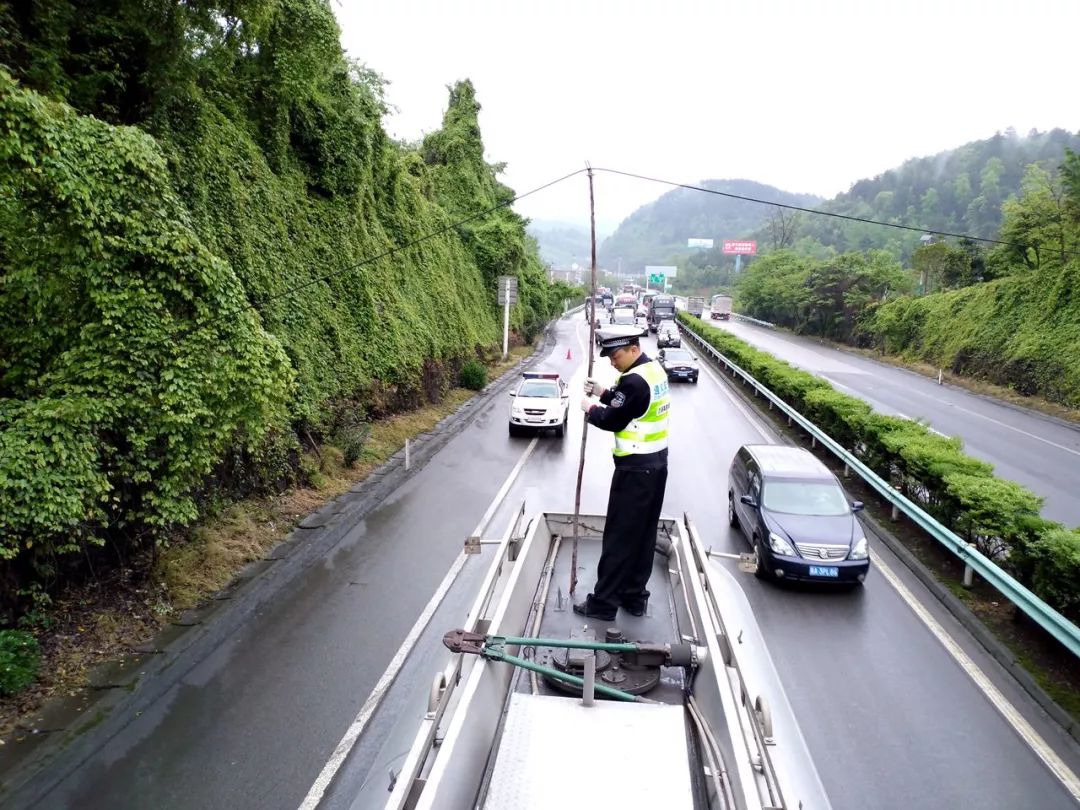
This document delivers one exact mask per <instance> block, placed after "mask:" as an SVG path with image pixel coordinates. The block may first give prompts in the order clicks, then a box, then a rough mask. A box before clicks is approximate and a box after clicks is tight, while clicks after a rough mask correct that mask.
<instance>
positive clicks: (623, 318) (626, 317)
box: [611, 312, 634, 325]
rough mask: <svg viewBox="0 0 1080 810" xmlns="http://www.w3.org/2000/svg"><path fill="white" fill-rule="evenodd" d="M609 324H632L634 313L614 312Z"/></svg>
mask: <svg viewBox="0 0 1080 810" xmlns="http://www.w3.org/2000/svg"><path fill="white" fill-rule="evenodd" d="M611 322H612V323H617V324H620V325H623V324H632V323H633V322H634V313H633V312H616V313H615V314H614V315H613V316H612V318H611Z"/></svg>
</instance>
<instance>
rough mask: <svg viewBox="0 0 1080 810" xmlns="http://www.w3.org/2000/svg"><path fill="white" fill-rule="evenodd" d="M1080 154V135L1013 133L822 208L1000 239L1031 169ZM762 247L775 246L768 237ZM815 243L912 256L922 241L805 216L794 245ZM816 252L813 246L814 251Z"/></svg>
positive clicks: (917, 162)
mask: <svg viewBox="0 0 1080 810" xmlns="http://www.w3.org/2000/svg"><path fill="white" fill-rule="evenodd" d="M1066 147H1068V148H1070V149H1072V150H1073V151H1080V134H1074V133H1070V132H1068V131H1066V130H1063V129H1054V130H1050V131H1049V132H1043V133H1040V132H1036V131H1034V130H1032V132H1030V133H1029V134H1028V135H1027V136H1026V137H1020V136H1018V135H1016V133H1015V132H1013V131H1011V130H1007V131H1006V132H1005V133H1004V134H1002V133H1000V132H999V133H997V134H996V135H994V136H993V137H991V138H986V139H984V140H981V141H972V142H971V143H967V144H964V145H963V146H961V147H958V148H956V149H950V150H947V151H945V152H939V153H938V154H936V155H931V156H929V157H921V158H912V159H911V160H908V161H905V162H904V163H903V165H901V166H900V167H898V168H895V169H890V170H889V171H886V172H884V173H883V174H879V175H877V176H876V177H874V178H871V179H864V180H859V181H858V182H856V183H855V184H854V185H852V187H851V190H850V191H848V192H846V193H844V194H839V195H837V196H836V197H834V198H833V199H831V200H829V201H828V202H826V203H824V204H823V205H821V206H820V208H821V210H823V211H832V212H834V213H839V214H846V215H849V216H857V217H865V218H868V219H876V220H881V221H884V222H895V223H897V224H904V225H911V226H915V227H919V228H927V229H931V230H937V231H948V232H952V233H963V234H970V235H972V236H979V237H985V238H995V237H996V236H997V235H998V232H999V230H1000V228H1001V204H1002V203H1003V202H1004V201H1005V200H1007V199H1008V198H1009V197H1010V196H1013V195H1017V194H1019V191H1020V181H1021V179H1022V178H1023V176H1024V170H1025V168H1026V167H1027V166H1028V165H1029V164H1031V163H1040V162H1045V163H1047V164H1049V165H1050V166H1052V167H1057V165H1058V164H1059V163H1060V162H1061V160H1062V158H1063V156H1064V153H1065V148H1066ZM758 236H759V238H764V239H765V241H766V244H765V245H762V247H780V246H781V245H775V244H768V243H769V242H770V241H771V240H770V239H769V236H768V234H767V232H766V230H762V231H760V232H759V234H758ZM806 237H809V238H811V239H813V240H816V241H817V242H820V243H822V244H824V245H828V246H831V247H834V248H835V249H836V250H838V251H840V252H844V251H848V250H865V249H868V248H885V249H889V250H891V251H893V252H894V253H896V254H897V255H900V256H907V255H909V254H910V252H911V250H912V249H913V248H914V247H915V246H917V244H918V240H919V234H918V233H913V232H904V231H900V230H896V229H893V228H882V227H881V226H878V225H864V224H860V223H849V222H844V221H842V220H837V219H833V218H830V217H817V216H812V215H806V214H801V215H799V218H798V223H797V227H796V228H795V229H794V232H793V233H792V234H791V236H790V238H789V242H788V244H789V245H790V244H792V243H794V242H797V241H798V240H799V239H804V238H806ZM807 244H809V243H807Z"/></svg>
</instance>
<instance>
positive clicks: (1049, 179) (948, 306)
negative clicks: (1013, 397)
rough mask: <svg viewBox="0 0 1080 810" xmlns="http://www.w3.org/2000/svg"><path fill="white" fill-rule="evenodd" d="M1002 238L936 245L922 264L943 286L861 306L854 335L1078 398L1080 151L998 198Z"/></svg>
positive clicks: (1021, 387) (1035, 170) (1032, 173)
mask: <svg viewBox="0 0 1080 810" xmlns="http://www.w3.org/2000/svg"><path fill="white" fill-rule="evenodd" d="M1001 238H1002V239H1003V240H1007V241H1008V242H1009V243H1010V244H1005V245H999V246H997V247H995V248H994V249H993V250H991V251H989V252H988V253H987V254H986V255H985V259H982V258H981V257H976V260H974V261H973V260H972V259H970V258H969V257H970V255H971V254H970V253H969V252H968V251H965V250H963V249H957V248H951V249H943V250H941V251H940V252H939V253H938V255H937V256H935V260H934V261H933V262H930V263H927V268H936V269H937V270H938V271H940V277H939V280H938V281H937V283H933V284H931V285H930V286H931V287H932V288H934V289H939V288H945V291H944V292H941V293H939V294H934V295H925V296H922V297H919V298H913V297H903V298H898V299H896V300H890V301H888V302H886V303H883V304H881V305H879V306H870V307H868V308H867V310H866V312H865V313H864V317H863V323H862V328H861V340H862V341H863V342H865V343H871V344H873V345H876V346H878V347H880V348H881V349H883V350H884V351H887V352H889V353H893V354H902V355H906V356H909V357H913V358H918V359H921V360H926V361H929V362H932V363H934V364H935V365H938V366H941V367H942V368H947V369H951V370H952V371H954V372H956V373H958V374H964V375H968V376H973V377H979V378H982V379H987V380H990V381H992V382H995V383H998V384H1000V385H1005V386H1009V387H1011V388H1014V389H1015V390H1017V391H1018V392H1020V393H1022V394H1026V395H1039V396H1042V397H1045V398H1046V399H1049V400H1052V401H1054V402H1059V403H1062V404H1064V405H1068V406H1070V407H1074V408H1076V407H1080V156H1078V155H1077V154H1076V153H1074V152H1071V151H1070V152H1066V155H1065V158H1064V160H1063V161H1062V163H1061V166H1060V169H1058V170H1056V171H1048V170H1046V169H1044V168H1042V167H1039V166H1033V167H1031V168H1030V169H1029V171H1028V173H1027V175H1026V177H1025V181H1024V183H1023V190H1022V195H1021V196H1020V197H1019V198H1018V199H1014V200H1009V201H1007V202H1006V203H1005V205H1004V221H1003V223H1002V229H1001ZM923 250H926V249H925V248H924V249H923ZM927 268H923V272H922V275H923V277H924V278H932V277H933V274H932V272H930V271H929V270H928V269H927ZM982 275H985V276H987V277H988V278H990V279H991V280H987V281H983V283H978V282H979V278H980V277H981V276H982ZM950 287H953V288H955V289H948V288H950Z"/></svg>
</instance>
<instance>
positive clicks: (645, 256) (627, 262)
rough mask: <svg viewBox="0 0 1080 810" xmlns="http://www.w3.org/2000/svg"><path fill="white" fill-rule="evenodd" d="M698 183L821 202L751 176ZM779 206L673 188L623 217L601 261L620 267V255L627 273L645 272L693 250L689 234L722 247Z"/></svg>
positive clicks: (748, 194)
mask: <svg viewBox="0 0 1080 810" xmlns="http://www.w3.org/2000/svg"><path fill="white" fill-rule="evenodd" d="M699 185H700V186H701V187H703V188H707V189H710V190H713V191H722V192H725V193H727V194H738V195H740V196H744V197H754V198H757V199H764V200H770V201H775V202H779V203H784V204H787V205H800V206H807V207H814V206H816V205H819V204H820V203H821V202H822V198H821V197H816V196H814V195H812V194H792V193H790V192H787V191H781V190H780V189H778V188H775V187H773V186H767V185H764V184H762V183H755V182H753V181H752V180H703V181H702V182H701V183H700V184H699ZM775 210H776V209H775V208H770V207H769V206H767V205H761V204H759V203H752V202H747V201H745V200H736V199H732V198H731V197H722V196H719V195H715V194H705V193H703V192H701V191H694V190H691V189H685V188H678V189H674V190H673V191H669V192H668V193H666V194H664V195H663V196H662V197H660V198H659V199H657V200H656V201H655V202H652V203H649V204H648V205H645V206H642V207H641V208H639V209H638V210H637V211H635V212H634V213H633V214H631V215H630V216H629V217H627V218H626V219H625V220H623V222H622V224H621V225H619V227H618V228H617V229H616V230H615V233H614V234H612V235H611V236H610V237H609V238H608V239H606V240H605V241H604V243H603V245H602V246H601V248H600V263H601V264H602V265H603V266H605V267H609V268H615V267H616V266H618V265H619V264H620V261H619V260H620V259H621V266H622V269H623V272H641V271H642V269H643V268H644V266H645V265H647V264H668V263H674V262H675V261H676V260H678V259H679V258H680V257H685V256H687V255H690V254H691V253H693V252H694V251H692V250H691V249H689V248H687V240H688V239H691V238H699V239H713V240H715V242H716V247H717V248H718V247H719V246H720V241H721V240H724V239H740V238H745V237H747V236H749V235H750V234H752V233H753V232H754V231H755V230H757V229H758V228H760V227H761V226H762V225H763V224H764V223H765V221H766V220H767V219H768V218H769V216H770V215H771V214H772V212H773V211H775Z"/></svg>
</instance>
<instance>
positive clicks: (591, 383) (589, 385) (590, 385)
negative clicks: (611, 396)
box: [585, 377, 607, 397]
mask: <svg viewBox="0 0 1080 810" xmlns="http://www.w3.org/2000/svg"><path fill="white" fill-rule="evenodd" d="M606 392H607V389H606V388H604V386H602V385H601V384H600V383H598V382H597V381H596V380H594V379H593V378H592V377H589V379H587V380H585V393H586V394H588V395H589V396H596V397H602V396H603V395H604V394H605V393H606Z"/></svg>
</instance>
